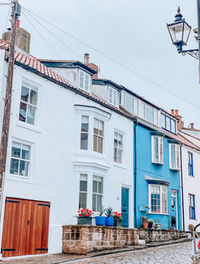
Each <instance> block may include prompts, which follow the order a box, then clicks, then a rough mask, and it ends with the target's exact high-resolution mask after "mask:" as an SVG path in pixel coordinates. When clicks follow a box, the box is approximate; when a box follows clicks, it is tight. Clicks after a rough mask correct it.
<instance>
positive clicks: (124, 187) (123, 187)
mask: <svg viewBox="0 0 200 264" xmlns="http://www.w3.org/2000/svg"><path fill="white" fill-rule="evenodd" d="M123 189H126V190H128V227H127V228H129V220H130V219H129V217H130V210H129V206H130V201H129V200H130V187H129V186H127V185H122V186H121V214H122V190H123Z"/></svg>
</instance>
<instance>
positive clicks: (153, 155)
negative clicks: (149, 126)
mask: <svg viewBox="0 0 200 264" xmlns="http://www.w3.org/2000/svg"><path fill="white" fill-rule="evenodd" d="M156 138H158V160H156V153H155V148H154V140H155V139H156ZM151 158H152V163H155V164H161V165H162V164H163V137H162V136H157V135H152V136H151Z"/></svg>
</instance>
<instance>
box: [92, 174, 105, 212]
mask: <svg viewBox="0 0 200 264" xmlns="http://www.w3.org/2000/svg"><path fill="white" fill-rule="evenodd" d="M95 179H97V180H96V181H97V191H96V192H95V191H94V189H93V187H94V186H93V182H94V180H95ZM99 182H102V193H101V192H99V190H98V186H99V185H98V183H99ZM98 195H99V196H101V206H100V207H101V208H100V210H98V199H97V196H98ZM93 196H95V197H96V204H95V207H94V206H93ZM103 198H104V178H103V177H102V176H97V175H92V211H93V212H97V213H98V212H100V211H102V208H103Z"/></svg>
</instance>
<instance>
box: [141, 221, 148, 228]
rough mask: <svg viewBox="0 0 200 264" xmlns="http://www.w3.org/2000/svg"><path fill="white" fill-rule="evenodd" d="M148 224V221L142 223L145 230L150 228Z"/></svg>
mask: <svg viewBox="0 0 200 264" xmlns="http://www.w3.org/2000/svg"><path fill="white" fill-rule="evenodd" d="M148 224H149V223H148V222H147V221H143V222H142V226H143V228H145V229H147V228H148Z"/></svg>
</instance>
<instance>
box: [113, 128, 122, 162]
mask: <svg viewBox="0 0 200 264" xmlns="http://www.w3.org/2000/svg"><path fill="white" fill-rule="evenodd" d="M122 154H123V135H122V134H121V133H119V132H117V131H115V132H114V162H117V163H122Z"/></svg>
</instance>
